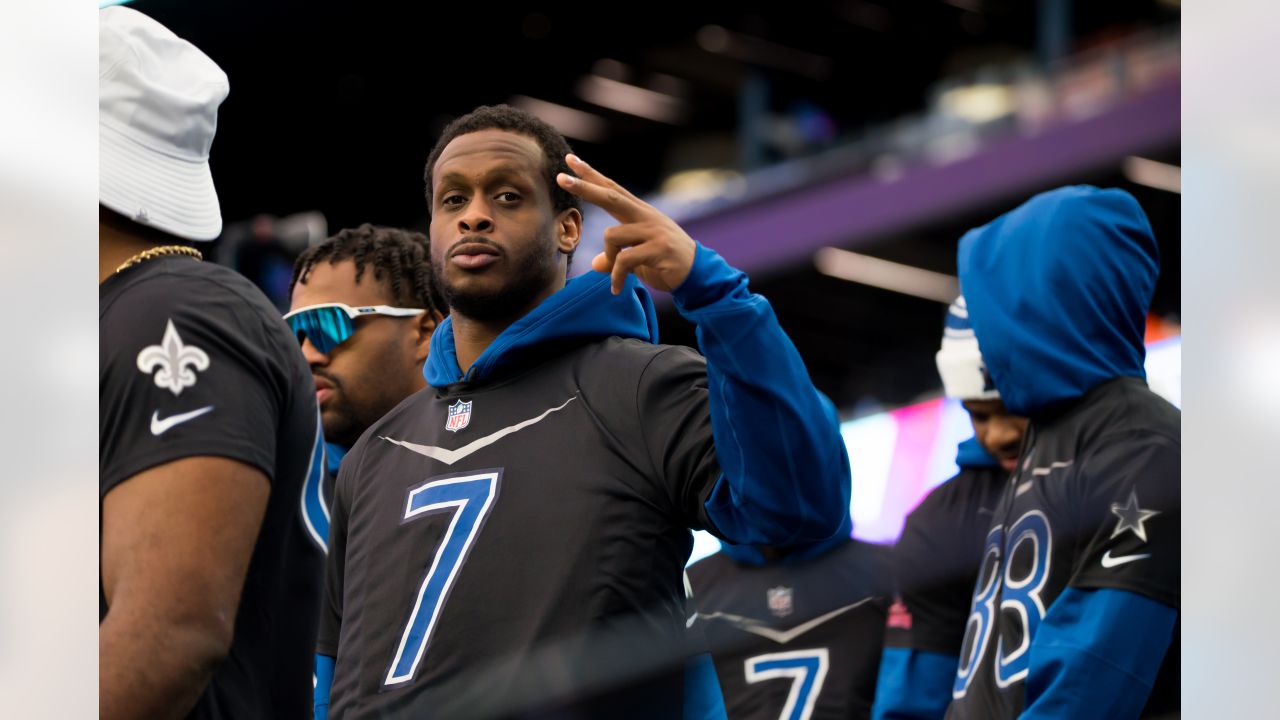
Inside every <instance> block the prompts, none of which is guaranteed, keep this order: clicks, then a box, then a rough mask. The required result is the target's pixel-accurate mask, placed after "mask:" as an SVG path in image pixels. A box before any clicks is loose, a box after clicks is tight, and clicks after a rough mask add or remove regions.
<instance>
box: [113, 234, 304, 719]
mask: <svg viewBox="0 0 1280 720" xmlns="http://www.w3.org/2000/svg"><path fill="white" fill-rule="evenodd" d="M98 313H99V324H98V333H99V351H98V352H99V356H98V372H99V375H98V396H99V397H98V400H99V409H98V412H99V417H98V430H99V435H98V463H99V464H98V473H99V496H98V497H99V513H100V514H101V503H102V500H103V499H104V498H105V497H106V496H107V494H108V493H109V492H111V490H112V489H114V488H115V487H116V486H117V485H119V484H120V483H122V482H126V481H127V480H128V479H129V478H130V477H133V476H134V475H137V474H138V473H141V472H143V471H145V470H147V469H149V468H152V467H155V466H158V465H162V464H165V463H168V462H172V461H175V460H179V459H182V458H187V457H196V456H217V457H225V458H231V459H233V460H238V461H240V462H243V463H246V464H248V465H252V466H253V467H255V468H257V469H259V470H261V471H262V472H264V473H266V475H267V478H268V479H269V480H270V482H271V494H270V499H269V500H268V503H267V510H266V515H265V517H264V518H263V521H262V529H261V531H260V533H259V536H258V540H257V543H256V545H255V546H254V551H253V556H252V559H251V561H250V564H249V570H248V576H247V577H246V579H245V584H244V589H243V592H242V594H241V599H240V606H239V609H238V611H237V613H236V625H235V634H234V637H233V640H232V643H231V649H230V653H229V654H228V656H227V659H226V661H225V662H223V663H222V665H221V666H220V667H219V669H218V670H217V672H216V673H215V674H214V676H213V680H212V681H211V682H210V684H209V686H208V687H207V688H206V689H205V691H204V693H203V694H202V695H201V696H200V699H199V701H198V702H197V704H196V706H195V708H194V709H193V710H192V712H191V713H190V715H189V717H192V718H235V719H236V720H240V719H242V718H305V717H310V716H311V688H312V681H311V671H312V667H313V660H312V652H313V647H314V638H315V628H316V624H317V613H318V605H319V588H320V584H321V573H322V569H323V566H322V557H323V555H322V551H321V550H319V548H318V546H317V545H316V537H317V534H318V533H316V532H315V531H314V528H310V527H309V521H308V520H307V519H306V517H305V513H304V507H305V505H306V503H305V502H304V501H305V498H304V489H311V490H312V493H313V494H315V492H316V490H315V488H318V483H319V480H320V473H321V472H322V471H323V463H322V461H321V458H322V455H323V450H322V444H321V442H320V433H319V416H318V415H317V412H316V404H315V394H314V390H313V384H312V381H311V376H310V373H309V372H308V370H307V367H306V364H305V362H304V361H303V359H302V354H301V353H300V352H299V351H298V344H297V341H296V340H295V339H294V338H293V337H292V336H291V335H290V333H289V330H288V328H287V327H286V326H285V324H284V322H283V321H282V320H281V319H280V316H279V314H278V313H277V312H276V310H275V309H274V308H273V307H272V306H271V305H270V303H268V302H267V300H266V298H265V297H263V295H262V293H261V292H259V291H258V290H257V289H256V288H255V287H253V286H252V285H251V284H250V283H249V282H248V281H247V280H245V279H244V278H243V277H241V276H240V275H238V274H237V273H235V272H233V271H231V270H229V269H226V268H224V267H221V266H218V265H215V264H213V263H207V262H196V261H195V260H193V259H192V258H187V257H168V258H160V259H156V260H150V261H147V262H143V263H141V264H139V265H137V266H134V267H132V268H129V269H126V270H124V271H122V272H120V273H118V274H116V275H113V276H111V277H110V278H108V279H107V280H106V282H104V283H102V284H101V285H100V286H99V292H98ZM313 506H314V503H313ZM209 551H210V552H216V551H217V549H216V548H210V549H209ZM106 613H107V603H106V597H105V595H104V594H103V592H102V585H101V578H99V620H101V619H102V618H103V617H105V616H106Z"/></svg>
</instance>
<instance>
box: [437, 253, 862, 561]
mask: <svg viewBox="0 0 1280 720" xmlns="http://www.w3.org/2000/svg"><path fill="white" fill-rule="evenodd" d="M672 299H673V300H674V302H675V306H676V309H677V310H678V311H679V312H680V314H681V315H683V316H684V317H685V318H686V319H687V320H689V321H691V322H693V323H694V324H695V325H696V326H697V335H698V347H699V349H700V350H701V351H702V354H703V355H704V356H705V357H706V359H707V385H708V390H709V396H710V408H711V429H712V435H713V436H714V440H715V447H716V458H717V460H718V461H719V463H720V470H721V473H722V474H721V477H720V479H719V480H718V481H717V482H716V484H715V486H714V487H713V488H712V491H711V495H710V497H709V498H708V499H707V501H706V504H705V507H706V511H707V517H708V518H710V519H711V521H712V523H713V524H714V525H715V529H716V530H717V532H718V534H719V535H720V536H721V537H723V538H725V539H726V540H730V541H732V542H735V543H738V544H743V545H794V544H798V543H809V542H819V541H825V540H827V539H829V538H831V537H832V536H833V535H837V534H840V533H842V531H843V534H844V535H847V534H848V533H847V523H848V516H849V492H850V471H849V456H848V453H847V451H846V449H845V446H844V441H843V440H842V439H841V437H840V431H839V423H838V422H837V418H836V413H835V408H834V406H832V404H831V401H830V400H828V399H827V398H826V397H824V396H823V395H822V394H821V393H819V392H818V390H817V389H816V388H814V387H813V383H812V382H811V381H810V379H809V373H808V371H807V370H806V369H805V367H804V362H803V361H802V360H801V359H800V354H799V352H797V351H796V349H795V346H794V345H793V344H792V343H791V340H790V338H788V337H787V335H786V333H784V332H783V331H782V328H781V327H780V326H779V325H778V321H777V318H776V317H775V316H774V314H773V308H772V307H770V305H769V303H768V301H767V300H765V299H764V298H763V297H761V296H759V295H756V294H754V293H752V292H751V291H750V290H748V288H747V276H746V274H745V273H743V272H742V271H740V270H737V269H735V268H733V267H731V266H730V265H729V264H728V263H727V262H725V261H724V259H723V258H721V257H720V256H719V255H718V254H717V253H716V252H715V251H713V250H711V249H709V248H707V247H705V246H703V245H698V247H697V251H696V254H695V256H694V263H693V268H692V269H691V270H690V271H689V276H688V278H686V279H685V281H684V282H683V283H682V284H681V285H680V287H678V288H676V290H675V291H674V292H673V293H672ZM611 336H617V337H623V338H636V339H640V340H644V341H647V342H655V343H656V342H657V340H658V325H657V316H656V313H655V311H654V307H653V302H652V301H651V300H650V298H649V293H648V291H646V290H645V289H644V288H643V287H642V286H641V285H640V284H639V282H638V281H637V280H636V279H635V277H634V276H628V277H627V281H626V285H625V287H624V288H623V291H622V293H621V294H619V295H616V296H615V295H613V294H612V293H610V291H609V276H608V275H604V274H602V273H598V272H588V273H585V274H583V275H580V276H578V277H575V278H573V279H572V280H570V281H569V282H568V283H566V284H565V287H564V288H563V289H561V290H560V291H559V292H556V293H555V294H553V295H551V296H550V297H549V298H547V299H546V300H544V301H543V302H542V303H541V304H540V305H538V307H536V308H534V309H533V310H532V311H531V312H529V314H527V315H525V316H524V317H522V318H520V319H519V320H517V321H516V322H514V323H512V324H511V325H510V326H509V327H508V328H507V329H506V330H504V331H503V332H502V333H501V334H500V335H499V336H498V337H497V338H495V339H494V341H493V342H492V343H491V344H490V345H489V347H488V348H487V349H486V350H485V351H484V352H483V353H481V355H480V357H479V358H477V359H476V361H475V362H474V363H472V366H471V368H470V369H469V370H468V371H467V373H466V374H465V376H464V374H463V372H462V370H461V369H460V368H459V366H458V356H457V352H456V350H455V347H454V340H453V321H452V318H445V320H444V322H442V323H441V324H440V326H439V327H438V328H437V329H436V332H435V334H434V335H433V336H432V338H431V354H430V356H429V357H428V359H427V363H426V366H425V367H424V369H423V374H424V376H425V377H426V379H427V383H428V384H430V385H431V386H432V387H437V388H440V387H444V386H446V385H450V384H453V383H456V382H460V381H462V380H464V379H465V380H467V381H468V382H476V383H483V382H487V381H490V380H493V379H495V378H498V377H500V376H502V375H504V374H505V373H507V372H510V371H513V370H517V369H521V368H524V367H526V366H527V365H528V363H530V362H532V361H534V360H536V359H538V358H540V357H545V356H547V355H549V354H555V353H559V352H563V351H564V348H566V347H572V346H574V345H577V344H582V343H585V342H592V341H596V340H603V339H605V338H608V337H611Z"/></svg>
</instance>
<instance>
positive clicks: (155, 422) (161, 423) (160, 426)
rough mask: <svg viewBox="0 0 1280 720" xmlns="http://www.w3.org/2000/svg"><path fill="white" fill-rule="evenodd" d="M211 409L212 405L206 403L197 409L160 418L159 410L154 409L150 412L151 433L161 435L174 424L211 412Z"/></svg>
mask: <svg viewBox="0 0 1280 720" xmlns="http://www.w3.org/2000/svg"><path fill="white" fill-rule="evenodd" d="M212 411H213V406H212V405H206V406H205V407H202V408H200V409H199V410H192V411H191V412H184V413H179V414H177V415H170V416H169V417H167V418H165V419H163V420H161V419H160V411H159V410H156V411H155V412H153V413H151V434H152V435H163V434H164V433H166V432H168V431H169V430H170V429H171V428H172V427H173V426H175V425H181V424H182V423H184V422H186V421H188V420H195V419H196V418H198V417H200V416H201V415H204V414H205V413H207V412H212Z"/></svg>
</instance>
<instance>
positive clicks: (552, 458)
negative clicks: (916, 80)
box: [317, 106, 849, 718]
mask: <svg viewBox="0 0 1280 720" xmlns="http://www.w3.org/2000/svg"><path fill="white" fill-rule="evenodd" d="M568 153H569V148H568V145H567V143H566V142H565V141H564V139H563V138H562V137H561V136H560V135H559V134H558V133H556V132H555V131H554V130H552V129H551V128H550V127H548V126H547V125H546V124H545V123H543V122H541V121H539V120H537V119H536V118H534V117H532V116H530V115H528V114H527V113H523V112H520V111H518V110H515V109H513V108H509V107H505V106H500V107H485V108H480V109H478V110H476V111H475V112H473V113H471V114H470V115H467V116H465V117H463V118H461V119H459V120H458V121H456V122H454V123H453V124H451V125H450V126H449V127H448V128H447V129H446V130H445V132H444V134H443V136H442V137H441V138H440V140H439V142H438V143H437V145H436V147H435V149H434V150H433V151H432V153H431V156H430V159H429V160H428V163H427V171H426V180H427V188H428V203H429V207H430V209H431V215H432V218H431V251H432V264H433V268H434V271H435V273H436V277H437V278H438V281H439V282H438V287H439V288H440V290H441V292H442V294H443V295H444V297H445V299H446V301H447V303H448V305H449V308H450V316H449V317H448V318H446V319H445V320H444V322H442V323H441V324H440V326H439V327H438V328H437V331H436V332H435V334H434V335H433V337H432V341H431V353H430V356H429V357H428V359H427V364H426V370H425V372H426V379H427V383H428V385H429V387H428V388H427V389H425V390H423V391H421V392H418V393H417V394H415V395H413V396H412V397H410V398H409V399H408V400H407V401H405V402H404V403H402V404H400V405H399V406H398V407H397V408H396V409H394V410H393V411H391V412H390V413H389V414H387V415H386V416H385V417H384V418H382V419H381V420H379V421H378V422H376V423H374V425H373V426H372V427H370V428H369V430H368V431H367V432H366V433H365V434H364V435H363V436H362V437H361V438H360V440H359V441H358V442H357V443H356V444H355V446H354V447H353V448H352V449H351V452H350V453H348V455H347V458H346V459H345V461H344V462H343V465H342V470H341V471H340V473H339V476H338V482H337V486H336V488H335V491H334V505H333V516H332V529H331V532H330V552H329V556H328V565H327V571H326V593H325V607H324V610H323V612H322V622H321V631H320V638H319V642H318V645H317V650H318V652H319V653H320V654H322V655H327V656H330V657H332V658H335V660H336V665H335V670H334V676H333V685H332V705H331V708H332V712H333V713H334V715H335V716H340V717H343V718H365V717H381V716H397V715H413V714H415V713H416V714H426V713H431V714H434V715H436V716H439V717H494V716H504V715H511V714H515V713H519V714H521V715H522V716H525V717H530V716H534V715H535V714H536V713H537V712H540V711H544V710H549V709H550V708H553V707H555V706H558V705H564V704H566V703H569V704H576V705H577V707H576V712H577V713H578V715H579V716H585V717H627V716H630V717H645V718H669V717H678V716H679V715H680V712H681V708H682V705H683V700H684V697H685V695H686V693H687V691H688V690H689V689H688V688H685V687H684V674H683V659H684V655H683V651H684V650H685V649H686V648H685V647H684V639H685V620H686V618H687V617H688V612H687V610H688V609H687V608H686V605H685V598H684V587H683V585H684V583H683V579H682V571H683V566H684V564H685V561H686V559H687V558H688V555H689V551H690V548H691V545H692V540H691V537H690V533H689V529H690V528H705V529H708V530H710V531H712V532H714V533H716V534H717V535H719V536H720V537H722V538H724V539H727V540H732V541H734V542H737V543H739V544H752V545H792V544H800V543H807V542H817V541H821V540H825V539H827V538H829V537H832V536H833V535H834V534H836V533H837V532H838V531H839V530H840V527H841V523H842V520H843V518H844V517H845V516H846V515H847V513H848V498H849V464H848V456H847V454H846V452H845V449H844V444H843V442H842V441H841V439H840V436H839V433H838V429H837V426H836V423H835V421H834V419H833V418H834V414H833V412H832V410H831V408H830V403H829V402H827V401H825V399H824V398H822V397H821V396H820V394H819V393H818V392H817V391H816V390H815V389H814V388H813V386H812V383H811V382H810V381H809V379H808V373H807V372H806V370H805V368H804V365H803V363H802V362H801V360H800V357H799V355H798V353H797V352H796V350H795V348H794V346H793V345H792V344H791V342H790V341H789V339H788V338H787V337H786V335H785V334H784V333H783V332H782V330H781V328H779V327H778V324H777V320H776V319H775V317H774V315H773V311H772V309H771V308H770V306H769V304H768V302H767V301H765V300H764V298H761V297H760V296H758V295H754V294H752V293H751V292H750V291H749V290H748V289H747V278H746V276H745V275H743V274H742V273H741V272H739V271H737V270H734V269H733V268H732V267H730V266H729V265H728V264H727V263H725V261H724V260H723V259H721V258H720V257H719V256H718V255H717V254H716V253H715V252H714V251H712V250H710V249H708V248H706V247H705V246H701V245H698V244H697V243H695V242H694V241H693V240H692V239H691V238H690V237H689V236H688V235H687V234H685V233H684V231H683V230H681V229H680V228H679V226H677V225H676V224H675V223H674V222H672V221H671V220H670V219H669V218H667V217H666V216H664V215H662V214H661V213H660V212H658V211H657V210H655V209H654V208H653V207H651V206H649V205H648V204H646V203H644V202H642V201H640V200H639V199H637V198H635V197H634V196H632V195H631V194H630V193H628V192H627V191H626V190H624V189H623V188H621V187H619V186H618V185H616V184H615V183H613V182H612V181H610V180H609V179H608V178H606V177H604V176H603V175H601V174H599V173H598V172H596V171H594V170H592V169H591V168H590V167H589V166H587V165H586V164H585V163H582V162H581V161H580V160H578V159H576V158H572V159H569V158H567V157H566V156H568ZM570 170H572V172H573V173H575V174H576V177H573V176H571V175H570V174H569V171H570ZM580 197H581V198H584V199H586V200H588V201H590V202H593V203H596V204H598V205H600V206H602V207H604V208H605V209H606V210H608V211H609V212H610V213H611V214H612V215H613V216H614V217H615V218H616V219H618V220H619V221H620V222H621V223H622V224H620V225H618V226H616V227H612V228H609V229H608V230H606V231H605V238H606V240H605V242H606V250H605V252H604V253H601V254H600V255H599V256H597V257H596V258H595V259H594V260H593V268H594V271H593V272H589V273H587V274H585V275H583V276H580V277H577V278H574V279H573V280H570V281H568V282H566V281H565V275H566V272H565V270H566V264H567V262H568V260H569V257H570V255H571V254H572V252H573V250H574V249H575V247H576V246H577V242H578V238H579V234H580V231H581V222H582V215H581V211H580V209H579V206H580V200H579V198H580ZM636 276H638V277H639V278H640V279H641V280H643V281H644V282H645V283H647V284H649V285H651V286H652V287H655V288H658V289H661V290H667V291H671V292H672V296H673V299H674V301H675V304H676V307H677V309H678V310H680V311H681V312H682V313H683V314H684V315H685V317H687V318H689V319H691V320H692V321H693V322H694V323H695V324H697V326H698V333H699V343H700V346H701V348H702V350H703V352H704V353H705V354H706V359H705V360H704V359H703V357H701V356H699V355H698V354H696V353H694V352H692V351H690V350H687V349H685V348H680V347H670V346H663V345H657V344H655V341H656V328H657V325H656V318H655V313H654V309H653V304H652V302H651V301H650V299H649V295H648V293H647V291H646V290H645V289H644V288H642V287H641V286H640V285H639V284H638V283H637V281H636ZM624 687H625V689H619V688H624Z"/></svg>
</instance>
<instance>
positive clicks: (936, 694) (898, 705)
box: [871, 647, 960, 720]
mask: <svg viewBox="0 0 1280 720" xmlns="http://www.w3.org/2000/svg"><path fill="white" fill-rule="evenodd" d="M959 662H960V659H959V658H957V657H955V656H954V655H943V654H942V653H936V652H929V651H928V650H914V649H912V648H905V647H890V648H885V649H884V654H883V655H881V656H880V676H879V677H878V678H877V679H876V701H875V704H874V705H873V706H872V708H871V717H872V718H873V720H942V717H943V716H944V715H946V714H947V705H948V704H950V703H951V686H952V685H953V684H954V681H955V677H956V666H957V665H958V664H959Z"/></svg>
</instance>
